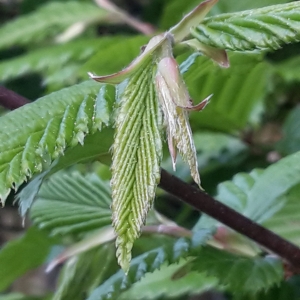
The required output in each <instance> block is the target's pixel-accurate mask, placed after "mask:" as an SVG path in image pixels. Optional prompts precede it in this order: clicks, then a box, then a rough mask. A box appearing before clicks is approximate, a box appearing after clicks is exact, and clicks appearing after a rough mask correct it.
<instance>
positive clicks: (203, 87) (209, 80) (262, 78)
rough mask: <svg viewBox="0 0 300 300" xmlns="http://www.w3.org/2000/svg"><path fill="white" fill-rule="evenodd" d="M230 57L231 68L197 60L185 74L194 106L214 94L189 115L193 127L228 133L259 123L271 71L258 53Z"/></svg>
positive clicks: (205, 59) (203, 59)
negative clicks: (206, 103)
mask: <svg viewBox="0 0 300 300" xmlns="http://www.w3.org/2000/svg"><path fill="white" fill-rule="evenodd" d="M229 58H230V65H231V67H230V68H228V69H223V68H222V69H221V68H220V67H219V66H217V65H215V64H214V63H213V62H212V61H211V60H208V59H207V58H205V57H198V58H197V59H196V61H195V63H194V64H193V65H192V66H191V67H190V68H189V71H188V72H186V73H185V74H184V79H185V82H186V84H187V86H188V89H189V92H190V95H191V98H192V99H193V100H194V102H195V103H198V102H200V101H201V100H202V99H204V98H206V97H207V96H208V95H211V94H213V96H212V98H211V100H210V102H209V104H208V105H207V106H206V107H205V109H204V110H203V111H201V112H193V113H191V117H190V119H191V124H192V126H193V124H194V125H196V126H199V127H201V128H208V129H213V130H219V131H223V132H224V131H229V132H230V131H233V130H238V129H244V128H245V127H246V125H248V124H249V123H250V124H252V125H254V124H256V123H257V122H258V120H259V118H260V112H261V111H262V100H263V99H264V97H265V95H266V94H267V92H268V87H269V81H270V75H271V71H272V69H271V67H270V65H269V64H268V63H266V62H264V61H262V56H261V55H258V54H237V53H235V54H232V55H229ZM253 86H255V89H253Z"/></svg>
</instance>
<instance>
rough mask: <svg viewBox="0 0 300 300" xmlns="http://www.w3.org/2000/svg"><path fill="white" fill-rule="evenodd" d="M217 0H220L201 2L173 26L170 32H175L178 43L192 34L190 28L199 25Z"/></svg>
mask: <svg viewBox="0 0 300 300" xmlns="http://www.w3.org/2000/svg"><path fill="white" fill-rule="evenodd" d="M217 2H218V0H206V1H204V2H202V3H200V4H199V5H198V6H197V7H195V8H194V9H193V10H192V11H191V12H190V13H188V14H187V15H186V16H185V17H184V18H183V19H182V20H181V21H180V22H179V23H178V24H177V25H175V26H174V27H172V28H171V29H170V30H169V33H171V34H173V36H174V42H175V43H178V42H181V41H183V40H184V39H185V38H186V37H187V36H188V35H189V34H190V28H191V27H196V26H197V25H199V24H200V23H201V22H202V20H203V19H204V18H205V16H206V15H207V14H208V12H209V11H210V10H211V8H212V7H213V6H214V5H215V4H216V3H217Z"/></svg>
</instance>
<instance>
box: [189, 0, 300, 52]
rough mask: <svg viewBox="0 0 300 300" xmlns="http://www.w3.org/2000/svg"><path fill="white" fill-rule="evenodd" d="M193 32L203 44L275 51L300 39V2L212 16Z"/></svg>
mask: <svg viewBox="0 0 300 300" xmlns="http://www.w3.org/2000/svg"><path fill="white" fill-rule="evenodd" d="M191 34H192V35H193V36H194V37H195V38H197V39H198V40H199V41H200V42H201V43H203V44H205V45H209V46H212V47H216V48H221V49H225V50H232V51H251V50H256V49H258V50H274V49H278V48H280V46H281V45H282V44H287V43H291V42H298V41H300V2H299V1H294V2H291V3H287V4H279V5H273V6H268V7H264V8H261V9H253V10H246V11H243V12H237V13H230V14H221V15H219V16H215V17H210V18H207V19H206V20H204V22H203V23H202V24H200V25H198V26H197V27H194V28H191Z"/></svg>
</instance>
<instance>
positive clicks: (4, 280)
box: [0, 227, 53, 291]
mask: <svg viewBox="0 0 300 300" xmlns="http://www.w3.org/2000/svg"><path fill="white" fill-rule="evenodd" d="M52 244H53V241H52V240H51V239H49V237H47V236H46V235H45V233H43V232H41V231H39V230H37V229H36V228H34V227H32V228H30V229H29V230H28V231H27V232H26V234H25V235H24V236H22V237H21V238H19V239H16V240H14V241H11V242H8V243H7V244H6V245H5V246H4V247H3V248H1V251H0V265H1V268H0V291H3V290H5V289H7V288H8V287H9V285H10V284H11V283H13V282H14V281H15V280H16V279H17V278H18V277H19V276H21V275H23V274H25V273H26V272H27V271H28V270H31V269H34V268H36V267H38V266H39V265H40V264H42V263H43V262H44V261H45V259H46V258H47V255H48V253H49V251H50V247H51V245H52Z"/></svg>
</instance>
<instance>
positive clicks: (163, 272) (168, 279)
mask: <svg viewBox="0 0 300 300" xmlns="http://www.w3.org/2000/svg"><path fill="white" fill-rule="evenodd" d="M185 264H186V261H185V260H181V261H180V262H179V263H176V264H172V265H169V266H167V265H163V266H162V267H161V268H160V270H155V271H154V272H153V273H147V274H146V275H145V277H143V278H142V279H141V281H138V282H136V283H135V284H134V285H133V286H132V287H131V288H130V289H129V290H127V291H126V292H124V293H123V294H121V296H120V297H119V298H118V299H120V300H127V299H135V300H139V299H141V300H144V299H165V298H175V297H179V296H183V295H192V294H200V293H203V292H206V291H208V290H210V289H213V288H215V287H216V285H217V281H216V279H215V278H213V277H208V276H206V275H205V274H204V273H199V272H191V271H189V272H188V273H187V274H185V275H184V276H182V277H181V278H176V277H175V276H176V273H177V272H180V270H181V269H182V268H183V267H184V265H185Z"/></svg>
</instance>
